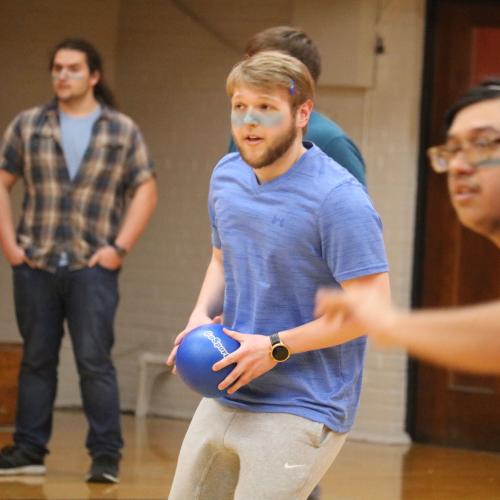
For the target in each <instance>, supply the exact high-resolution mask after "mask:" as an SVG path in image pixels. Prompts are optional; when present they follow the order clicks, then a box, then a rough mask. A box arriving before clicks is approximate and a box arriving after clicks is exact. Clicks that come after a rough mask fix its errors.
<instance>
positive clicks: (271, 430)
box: [168, 51, 389, 500]
mask: <svg viewBox="0 0 500 500" xmlns="http://www.w3.org/2000/svg"><path fill="white" fill-rule="evenodd" d="M227 92H228V94H229V96H230V97H231V106H232V111H231V122H232V132H233V137H234V139H235V142H236V144H237V145H238V150H239V153H230V154H228V155H226V156H225V157H224V158H223V159H222V160H221V161H220V162H219V164H218V165H217V166H216V168H215V170H214V172H213V175H212V179H211V183H210V193H209V215H210V220H211V225H212V244H213V255H212V259H211V262H210V264H209V266H208V270H207V273H206V276H205V280H204V282H203V285H202V287H201V291H200V295H199V298H198V301H197V303H196V305H195V307H194V310H193V312H192V314H191V316H190V319H189V321H188V324H187V326H186V328H185V330H184V331H183V332H181V333H180V334H179V336H178V337H177V339H176V342H175V344H176V346H175V347H174V349H173V350H172V353H171V355H170V356H169V360H168V362H169V363H170V364H172V363H173V362H174V360H175V353H176V350H177V345H178V344H179V343H180V341H181V340H182V338H183V337H184V335H185V333H186V332H187V331H190V330H191V329H193V328H195V327H197V326H200V325H202V324H206V323H210V322H212V321H213V319H214V317H215V316H217V315H219V314H221V312H222V311H224V323H225V324H226V325H227V326H228V327H230V328H231V330H232V331H235V332H246V333H247V334H243V333H231V335H233V336H236V337H237V339H238V340H239V341H240V343H241V347H240V348H239V349H238V350H237V351H235V352H234V353H233V354H231V355H230V356H228V357H227V358H226V359H227V360H229V359H231V362H234V363H236V367H235V368H234V369H233V371H232V372H231V373H230V374H229V375H228V377H227V379H226V380H225V381H223V382H222V383H221V385H220V386H219V388H220V389H226V388H227V387H228V386H230V385H231V384H232V385H231V387H230V388H229V389H228V390H227V392H222V393H221V394H222V397H221V398H218V399H216V400H209V399H203V400H202V402H201V403H200V405H199V407H198V409H197V411H196V413H195V415H194V417H193V420H192V422H191V425H190V428H189V430H188V432H187V434H186V437H185V440H184V443H183V446H182V449H181V452H180V456H179V460H178V465H177V471H176V475H175V478H174V482H173V485H172V490H171V493H170V498H171V499H172V500H174V499H186V498H203V499H205V500H210V499H214V500H215V499H217V500H219V499H223V498H235V499H240V500H242V499H245V500H252V499H255V500H257V499H258V500H264V499H272V500H280V499H283V500H285V499H286V500H289V499H290V498H294V499H305V498H307V495H308V494H309V493H310V492H311V490H312V489H313V487H314V486H315V485H316V484H317V483H318V481H319V480H320V479H321V477H322V476H323V474H324V473H325V472H326V470H327V469H328V467H329V466H330V465H331V463H332V462H333V460H334V459H335V457H336V455H337V453H338V452H339V450H340V448H341V447H342V445H343V443H344V441H345V438H346V435H347V432H348V431H349V430H350V428H351V426H352V423H353V420H354V416H355V413H356V409H357V405H358V401H359V392H360V387H361V378H362V367H363V357H364V351H365V338H364V337H363V336H362V333H363V332H362V331H361V330H360V329H358V328H355V329H353V328H351V327H350V326H349V325H342V324H339V325H338V328H337V330H336V332H335V333H334V334H333V335H332V329H331V327H329V328H328V329H327V328H326V327H325V325H326V323H325V322H324V321H323V319H322V318H319V319H314V297H315V293H316V290H317V288H318V287H320V286H333V287H339V286H342V287H343V288H349V287H352V286H355V285H359V284H360V283H366V282H368V283H372V284H373V285H374V286H377V287H379V289H380V292H381V293H382V294H384V295H387V296H388V289H389V284H388V276H387V261H386V256H385V249H384V244H383V240H382V231H381V222H380V219H379V217H378V214H377V213H376V212H375V210H374V209H373V207H372V204H371V202H370V200H369V197H368V195H367V194H366V190H365V188H364V187H363V186H362V185H361V184H360V183H359V182H358V181H357V180H356V179H354V177H353V176H352V175H350V174H349V173H348V172H347V171H346V170H345V169H344V168H342V167H341V166H340V165H338V164H337V163H336V162H334V161H333V160H332V159H330V158H329V157H328V156H327V155H326V154H325V153H323V152H322V151H321V150H320V149H319V148H318V147H317V146H315V145H314V144H312V143H310V142H307V141H305V142H303V140H302V139H303V131H304V129H305V128H306V127H307V124H308V121H309V117H310V114H311V111H312V107H313V101H312V99H313V95H314V82H313V79H312V77H311V75H310V73H309V71H308V70H307V68H306V67H305V65H304V64H302V63H301V62H300V61H298V60H297V59H296V58H294V57H291V56H289V55H286V54H284V53H282V52H277V51H263V52H260V53H258V54H256V55H255V56H252V57H251V58H248V59H246V60H244V61H242V62H241V63H239V64H238V65H237V66H235V68H233V70H232V71H231V73H230V75H229V77H228V80H227ZM332 345H334V347H328V348H327V346H332ZM214 368H216V369H217V368H219V366H217V365H216V366H215V367H214Z"/></svg>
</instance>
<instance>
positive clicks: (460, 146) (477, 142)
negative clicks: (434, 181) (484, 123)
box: [427, 132, 500, 174]
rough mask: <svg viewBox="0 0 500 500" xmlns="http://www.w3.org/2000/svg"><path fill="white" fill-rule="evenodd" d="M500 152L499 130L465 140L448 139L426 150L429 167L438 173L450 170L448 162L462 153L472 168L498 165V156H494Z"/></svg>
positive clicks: (499, 163) (499, 159)
mask: <svg viewBox="0 0 500 500" xmlns="http://www.w3.org/2000/svg"><path fill="white" fill-rule="evenodd" d="M499 152H500V132H495V133H489V134H485V133H484V132H483V133H480V134H477V135H475V136H474V137H472V138H471V139H469V140H467V141H457V140H454V139H450V140H449V141H448V142H447V143H446V144H442V145H440V146H433V147H431V148H429V149H428V150H427V156H428V157H429V160H430V163H431V167H432V168H433V170H434V171H435V172H437V173H438V174H443V173H445V172H448V171H449V170H450V163H451V162H452V160H453V159H454V158H455V157H456V156H457V155H458V154H463V155H464V157H465V160H466V161H467V163H468V164H469V165H470V166H471V167H473V168H479V167H494V166H498V165H500V158H494V156H495V155H497V154H498V153H499Z"/></svg>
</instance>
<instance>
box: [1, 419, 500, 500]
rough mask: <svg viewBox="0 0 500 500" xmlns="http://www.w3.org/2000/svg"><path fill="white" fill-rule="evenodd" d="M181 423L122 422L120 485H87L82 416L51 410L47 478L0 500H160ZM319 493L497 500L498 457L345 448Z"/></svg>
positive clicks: (418, 448) (23, 484)
mask: <svg viewBox="0 0 500 500" xmlns="http://www.w3.org/2000/svg"><path fill="white" fill-rule="evenodd" d="M187 424H188V423H187V422H186V421H182V420H171V419H166V418H152V417H148V418H145V419H136V418H135V417H134V416H132V415H125V416H124V417H123V428H124V437H125V440H126V443H127V446H126V448H125V450H124V458H123V461H122V466H121V475H120V479H121V482H120V484H118V485H88V484H86V483H85V482H84V481H83V477H84V475H85V472H86V471H87V469H88V466H89V459H88V457H87V454H86V451H85V449H84V446H83V442H84V439H85V432H86V422H85V419H84V417H83V414H82V413H81V412H79V411H57V412H56V414H55V421H54V436H53V438H52V442H51V450H52V451H51V453H50V455H49V456H48V457H47V461H46V463H47V468H48V472H47V475H46V476H44V477H22V476H18V477H11V478H7V477H0V499H2V500H6V499H50V500H56V499H57V500H79V499H134V500H158V499H166V498H167V495H168V490H169V485H170V481H171V480H172V476H173V473H174V469H175V462H176V458H177V452H178V450H179V446H180V444H181V441H182V437H183V435H184V432H185V430H186V428H187ZM9 439H10V435H9V433H7V432H2V433H0V445H5V444H8V443H9ZM321 487H322V500H399V499H401V500H427V499H428V500H461V499H463V500H465V499H467V500H495V499H498V500H500V454H495V453H480V452H473V451H465V450H458V449H450V448H440V447H434V446H423V445H411V446H383V445H375V444H368V443H361V442H355V441H348V442H347V443H346V445H345V446H344V449H343V450H342V451H341V453H340V455H339V457H338V458H337V460H336V462H335V463H334V464H333V466H332V468H331V469H330V471H329V472H328V473H327V475H326V476H325V478H324V479H323V481H322V483H321ZM186 500H189V499H186ZM291 500H292V499H291Z"/></svg>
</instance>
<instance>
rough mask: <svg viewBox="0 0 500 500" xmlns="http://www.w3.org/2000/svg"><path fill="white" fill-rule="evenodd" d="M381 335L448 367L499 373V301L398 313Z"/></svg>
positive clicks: (390, 341)
mask: <svg viewBox="0 0 500 500" xmlns="http://www.w3.org/2000/svg"><path fill="white" fill-rule="evenodd" d="M383 336H384V341H387V343H389V344H392V345H395V346H399V347H402V348H404V349H407V350H408V351H409V352H410V353H411V354H413V355H415V356H418V357H421V358H424V359H426V360H427V361H430V362H434V363H439V364H442V365H444V366H446V367H448V368H452V369H458V370H466V371H472V372H476V373H500V301H496V302H492V303H489V304H484V305H479V306H472V307H464V308H460V309H455V310H436V311H422V312H414V313H398V314H397V315H396V316H395V318H394V320H393V322H392V324H391V325H390V326H389V327H388V328H387V331H386V332H384V333H383Z"/></svg>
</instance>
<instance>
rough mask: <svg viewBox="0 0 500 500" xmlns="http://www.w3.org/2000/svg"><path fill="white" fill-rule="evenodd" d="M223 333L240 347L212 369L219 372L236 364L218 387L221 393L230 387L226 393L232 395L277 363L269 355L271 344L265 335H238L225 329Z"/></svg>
mask: <svg viewBox="0 0 500 500" xmlns="http://www.w3.org/2000/svg"><path fill="white" fill-rule="evenodd" d="M224 332H225V333H226V334H227V335H229V336H230V337H232V338H233V339H235V340H237V341H238V342H239V343H240V344H241V345H240V347H239V348H238V349H237V350H236V351H234V352H232V353H231V354H230V355H229V356H226V357H225V358H224V359H223V360H221V361H218V362H217V363H215V364H214V365H213V367H212V369H213V370H214V371H219V370H221V369H222V368H225V367H226V366H229V365H232V364H233V363H236V366H235V367H234V368H233V370H232V371H231V373H230V374H229V375H228V376H227V377H226V378H225V379H224V380H223V381H222V382H221V383H220V384H219V386H218V387H219V389H220V390H221V391H223V390H225V389H226V388H228V387H229V386H231V387H229V389H228V390H227V393H228V394H233V392H236V391H237V390H238V389H239V388H240V387H243V386H244V385H246V384H248V383H249V382H251V381H252V380H253V379H255V378H257V377H260V376H261V375H263V374H264V373H266V372H268V371H269V370H271V369H272V368H274V367H275V366H276V365H277V362H276V361H274V360H273V359H272V358H271V356H270V354H269V351H270V348H271V343H270V341H269V337H268V336H267V335H258V334H248V333H239V332H235V331H233V330H228V329H227V328H224Z"/></svg>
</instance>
